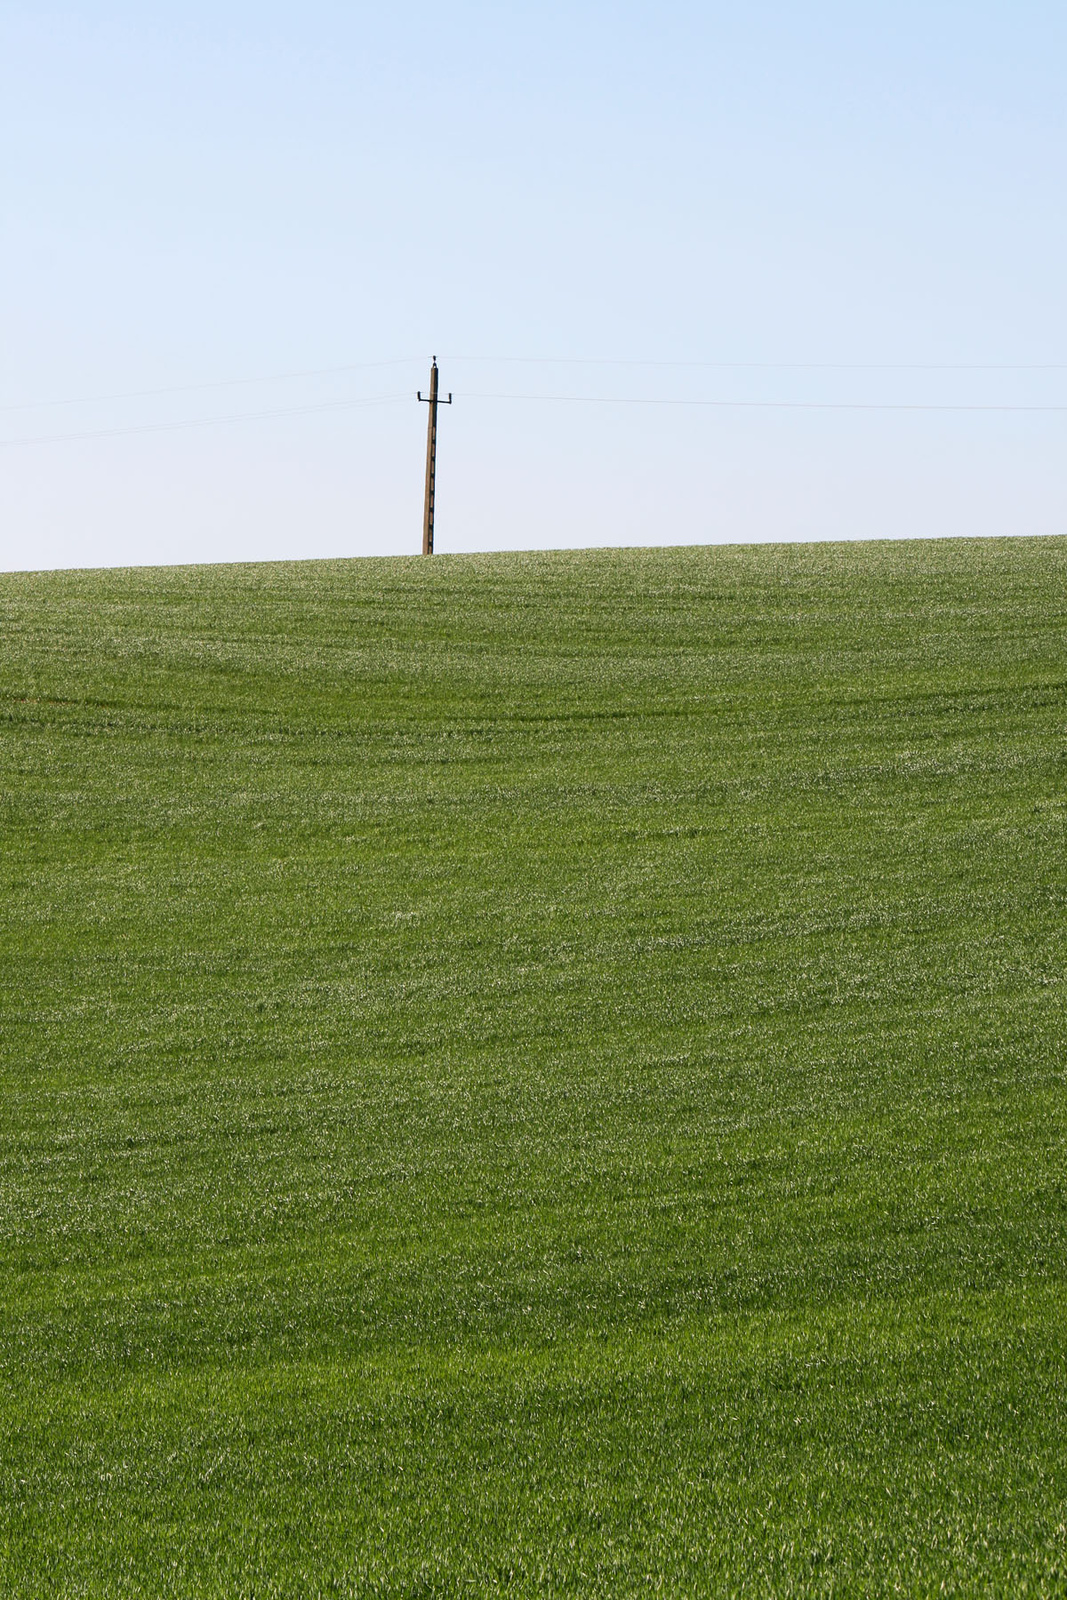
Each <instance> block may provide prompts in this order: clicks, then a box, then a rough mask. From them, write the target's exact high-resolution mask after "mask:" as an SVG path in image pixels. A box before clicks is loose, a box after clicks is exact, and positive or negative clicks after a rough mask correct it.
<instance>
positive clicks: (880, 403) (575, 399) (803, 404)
mask: <svg viewBox="0 0 1067 1600" xmlns="http://www.w3.org/2000/svg"><path fill="white" fill-rule="evenodd" d="M461 398H462V399H464V400H546V401H562V402H565V403H568V402H569V403H571V404H578V405H597V406H707V407H712V408H716V409H720V410H734V409H738V410H759V411H763V410H767V411H1045V412H1061V411H1067V405H1062V406H1040V405H1033V406H1026V405H1023V406H1020V405H966V404H944V405H941V404H936V403H927V402H924V401H916V402H911V401H900V402H898V401H888V400H870V401H868V400H702V399H697V400H674V399H653V398H648V397H644V396H640V395H613V394H504V393H488V392H479V391H477V390H473V389H468V390H467V391H466V392H465V393H463V394H462V395H461Z"/></svg>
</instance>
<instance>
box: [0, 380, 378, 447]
mask: <svg viewBox="0 0 1067 1600" xmlns="http://www.w3.org/2000/svg"><path fill="white" fill-rule="evenodd" d="M408 399H410V395H409V394H408V392H407V390H404V392H403V393H397V394H379V395H368V396H363V397H361V398H359V399H356V400H328V401H325V402H322V403H320V404H318V405H309V406H282V407H279V408H277V409H274V410H269V411H238V412H230V413H228V414H226V415H225V416H219V417H189V418H187V419H185V420H183V421H180V422H147V423H135V424H133V425H132V426H130V427H126V428H95V429H86V430H85V431H83V432H81V433H51V434H48V433H45V434H27V435H26V436H25V437H24V438H21V439H0V449H4V448H7V447H9V446H11V445H25V444H61V443H65V442H67V441H68V440H76V439H119V438H124V437H127V436H129V435H130V434H137V433H171V432H176V431H178V430H180V429H186V428H206V427H210V426H212V425H213V424H214V423H217V422H260V421H263V420H265V419H267V418H270V417H304V416H311V415H313V414H314V413H316V412H324V411H352V410H355V409H357V408H358V407H360V406H383V405H395V404H396V403H397V401H400V400H408Z"/></svg>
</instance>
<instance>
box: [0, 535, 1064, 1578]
mask: <svg viewBox="0 0 1067 1600" xmlns="http://www.w3.org/2000/svg"><path fill="white" fill-rule="evenodd" d="M0 627H2V641H3V642H2V649H0V693H2V700H3V703H2V717H3V720H2V723H0V729H2V733H0V763H2V777H0V785H2V810H0V819H2V850H0V872H2V874H3V898H2V912H0V920H2V926H0V1041H2V1056H0V1074H2V1078H0V1081H2V1086H3V1093H2V1097H0V1105H2V1114H0V1116H2V1120H0V1237H2V1248H0V1589H2V1591H3V1593H4V1594H5V1595H6V1596H34V1597H38V1596H42V1595H46V1594H57V1595H64V1596H68V1595H70V1596H75V1595H76V1596H92V1597H96V1596H124V1597H125V1596H135V1595H137V1596H141V1595H143V1596H164V1595H167V1596H171V1595H173V1596H183V1597H184V1596H209V1595H210V1596H214V1595H226V1596H252V1595H254V1596H255V1597H256V1600H264V1597H268V1596H301V1597H303V1596H319V1595H338V1596H356V1595H358V1596H361V1597H362V1596H401V1595H404V1596H437V1595H441V1596H444V1595H461V1594H462V1595H468V1594H469V1595H483V1594H493V1593H497V1592H502V1593H510V1594H514V1595H564V1594H569V1595H576V1596H582V1597H588V1596H604V1597H609V1596H610V1597H619V1596H626V1595H638V1594H640V1595H645V1594H649V1593H654V1594H664V1595H675V1596H693V1595H698V1594H715V1595H719V1594H722V1595H726V1594H744V1595H774V1596H787V1595H824V1594H826V1595H828V1594H861V1593H862V1594H868V1595H880V1594H889V1593H897V1592H904V1593H909V1594H927V1593H934V1592H935V1591H938V1592H944V1593H948V1594H975V1593H979V1592H1001V1593H1005V1594H1009V1593H1011V1594H1018V1593H1022V1592H1024V1591H1025V1592H1027V1593H1031V1594H1063V1593H1064V1592H1065V1590H1067V1455H1065V1452H1064V1449H1063V1431H1064V1416H1065V1414H1067V1281H1065V1275H1067V1163H1065V1155H1067V1149H1065V1146H1067V1086H1065V1074H1067V1053H1065V1043H1064V1039H1065V1022H1067V1005H1065V994H1067V990H1065V985H1064V978H1065V969H1067V942H1065V930H1064V918H1065V907H1067V851H1065V845H1067V839H1065V823H1067V782H1065V780H1067V720H1065V717H1067V541H1064V542H1060V541H1044V540H1041V541H1038V540H1034V541H1028V540H1020V541H1012V540H1004V541H997V542H985V541H981V542H979V541H974V542H970V541H945V542H938V543H901V544H892V545H887V544H879V545H873V544H868V545H851V546H841V545H838V546H829V545H823V546H807V547H800V546H794V547H777V548H767V547H764V548H758V547H754V548H742V547H737V548H718V549H685V550H668V551H658V552H650V551H627V552H622V553H620V552H596V553H581V554H553V555H538V556H501V557H491V558H483V557H435V558H434V559H433V561H421V560H410V561H408V560H395V561H360V562H324V563H310V562H309V563H301V564H295V565H287V566H280V565H279V566H275V565H264V566H246V567H228V568H226V567H217V568H200V569H171V570H156V571H127V572H105V573H63V574H51V575H44V576H41V575H15V576H7V577H3V578H0ZM939 1586H940V1587H939Z"/></svg>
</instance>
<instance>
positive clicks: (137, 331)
mask: <svg viewBox="0 0 1067 1600" xmlns="http://www.w3.org/2000/svg"><path fill="white" fill-rule="evenodd" d="M1065 81H1067V8H1064V7H1063V6H1062V4H1052V3H1046V4H1038V3H1035V0H1012V3H1010V4H1008V3H1006V0H1005V3H997V4H988V3H983V0H967V3H959V4H956V3H947V0H945V3H943V0H922V3H913V0H893V3H892V4H889V3H885V4H883V3H881V0H870V3H855V0H853V3H852V4H843V3H841V4H834V3H827V0H808V3H806V4H805V5H803V6H799V5H797V4H796V3H795V0H790V3H775V0H753V3H749V4H746V5H744V6H738V5H737V4H730V5H725V4H717V3H715V0H702V3H699V4H698V3H688V0H685V3H683V0H659V3H658V4H655V5H653V4H646V3H633V0H612V3H610V4H608V3H600V0H568V3H566V4H556V3H554V0H543V3H539V4H528V3H525V0H511V3H509V4H506V5H505V4H497V5H488V4H480V3H473V0H468V3H451V0H440V3H439V4H437V5H430V4H424V3H422V0H391V4H390V5H388V6H383V5H381V4H380V3H379V4H374V5H369V4H367V5H364V4H360V3H347V4H341V3H334V0H300V3H299V4H297V3H295V0H293V3H279V0H256V4H255V5H253V4H251V3H246V0H210V3H204V0H183V3H182V4H181V5H180V6H179V5H177V4H171V3H170V0H155V3H153V4H150V5H145V4H144V3H143V0H139V3H138V4H123V3H109V0H90V3H88V4H86V3H85V0H81V3H79V4H77V5H74V4H54V3H51V0H33V3H32V4H30V3H23V0H0V143H2V148H3V150H4V152H5V158H4V177H3V201H2V207H0V291H2V293H0V568H2V569H4V570H13V569H27V568H29V569H36V568H54V567H85V566H110V565H131V564H136V565H142V564H155V563H173V562H201V561H237V560H241V561H244V560H273V559H280V558H300V557H320V556H348V555H381V554H402V553H415V552H417V551H418V549H419V547H420V537H421V521H422V490H423V471H424V451H425V428H426V410H425V407H423V406H420V405H419V404H418V402H417V401H416V398H415V391H416V390H417V389H418V388H419V387H420V386H421V387H422V388H423V390H424V391H425V389H426V386H427V380H428V369H429V362H430V358H431V356H432V355H434V354H436V355H437V357H438V359H439V361H440V365H441V383H442V389H443V391H444V392H446V393H447V392H448V391H452V392H453V393H454V403H453V405H452V407H451V408H449V409H447V410H444V411H442V413H441V419H440V428H439V458H438V480H437V548H438V549H439V550H440V551H461V550H503V549H530V548H554V547H562V546H585V545H622V544H631V545H632V544H639V545H652V544H682V543H712V542H722V541H727V542H738V541H740V542H745V541H752V540H796V539H826V538H830V539H851V538H903V537H916V536H923V537H926V536H941V535H971V534H974V535H999V534H1009V535H1014V534H1060V533H1064V532H1067V515H1065V513H1067V452H1065V449H1064V443H1065V440H1067V297H1065V295H1064V291H1063V286H1064V283H1065V281H1067V212H1065V206H1064V196H1065V195H1067V170H1065V169H1067V160H1065V158H1067V137H1065V134H1067V96H1065V95H1064V92H1063V85H1064V82H1065ZM1057 407H1062V408H1064V409H1061V410H1057V409H1056V408H1057ZM999 408H1006V409H999Z"/></svg>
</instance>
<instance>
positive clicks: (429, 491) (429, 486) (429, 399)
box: [418, 356, 452, 556]
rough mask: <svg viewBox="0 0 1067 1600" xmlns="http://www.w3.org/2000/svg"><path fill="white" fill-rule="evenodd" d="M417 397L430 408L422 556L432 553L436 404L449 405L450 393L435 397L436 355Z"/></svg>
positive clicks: (427, 432)
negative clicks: (427, 380) (427, 387)
mask: <svg viewBox="0 0 1067 1600" xmlns="http://www.w3.org/2000/svg"><path fill="white" fill-rule="evenodd" d="M418 394H419V399H420V400H424V401H425V402H426V404H427V405H428V406H429V408H430V414H429V416H428V417H427V419H426V499H425V501H424V502H423V508H422V553H423V555H424V556H432V555H433V494H434V478H435V477H436V475H437V407H438V405H442V406H450V405H451V404H452V395H451V392H449V396H448V399H447V400H440V401H439V400H438V397H437V357H436V356H434V358H433V366H432V367H431V368H430V392H429V394H423V392H422V390H421V389H420V390H419V392H418Z"/></svg>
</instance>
